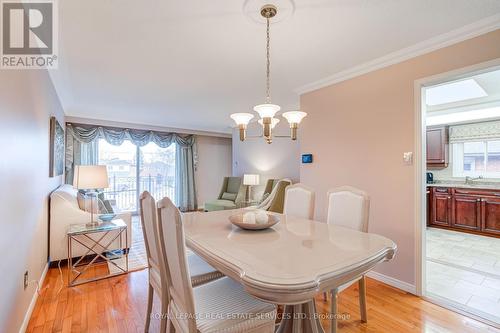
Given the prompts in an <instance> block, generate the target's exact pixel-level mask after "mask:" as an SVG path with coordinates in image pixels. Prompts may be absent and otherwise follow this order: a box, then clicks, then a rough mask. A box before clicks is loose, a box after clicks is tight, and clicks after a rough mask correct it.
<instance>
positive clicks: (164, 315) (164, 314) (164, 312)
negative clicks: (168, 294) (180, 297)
mask: <svg viewBox="0 0 500 333" xmlns="http://www.w3.org/2000/svg"><path fill="white" fill-rule="evenodd" d="M168 322H169V320H168V298H167V299H166V298H164V297H162V299H161V322H160V333H166V332H168V331H167V326H168Z"/></svg>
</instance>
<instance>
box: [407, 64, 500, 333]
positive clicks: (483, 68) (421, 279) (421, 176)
mask: <svg viewBox="0 0 500 333" xmlns="http://www.w3.org/2000/svg"><path fill="white" fill-rule="evenodd" d="M499 69H500V58H496V59H493V60H490V61H486V62H482V63H479V64H475V65H472V66H467V67H463V68H460V69H456V70H452V71H449V72H445V73H441V74H437V75H433V76H429V77H425V78H422V79H418V80H416V81H415V82H414V103H415V112H414V114H415V124H416V125H415V133H414V135H415V156H414V161H415V168H414V186H415V190H416V193H415V205H414V207H415V214H414V215H415V235H416V240H415V257H416V260H415V263H416V267H415V287H416V292H417V295H418V296H421V297H423V298H425V299H428V300H429V301H431V302H433V303H436V304H439V305H441V306H444V307H446V308H449V309H451V310H453V311H456V312H459V313H464V311H463V310H462V309H459V308H457V307H456V306H455V305H454V304H453V303H452V302H447V301H446V300H437V299H432V298H428V296H427V293H426V290H425V282H426V281H425V269H426V267H425V253H426V252H425V251H426V248H425V240H426V238H425V232H426V227H427V223H426V208H427V207H426V206H427V200H426V189H427V186H426V177H425V173H426V171H427V163H426V124H425V114H426V112H427V110H426V104H425V103H424V101H425V88H427V87H429V86H434V85H437V84H441V83H445V82H450V81H454V80H459V79H463V78H467V77H470V76H472V75H477V74H482V73H487V72H490V71H493V70H499ZM467 316H470V317H476V319H479V320H481V321H487V322H488V323H490V324H492V323H491V322H489V321H488V320H485V319H484V318H477V316H474V315H471V314H470V313H467ZM497 325H498V324H496V325H495V326H497Z"/></svg>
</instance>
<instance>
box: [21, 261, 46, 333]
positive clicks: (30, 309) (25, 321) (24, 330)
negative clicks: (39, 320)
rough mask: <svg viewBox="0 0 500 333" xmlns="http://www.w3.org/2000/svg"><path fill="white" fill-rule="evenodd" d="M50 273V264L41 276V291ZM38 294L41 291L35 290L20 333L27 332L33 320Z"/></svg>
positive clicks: (39, 281) (39, 282)
mask: <svg viewBox="0 0 500 333" xmlns="http://www.w3.org/2000/svg"><path fill="white" fill-rule="evenodd" d="M48 271H49V263H47V265H45V268H44V269H43V272H42V275H41V276H40V280H38V286H39V288H40V289H42V286H43V281H45V276H46V275H47V272H48ZM38 292H39V290H37V289H35V293H34V294H33V297H32V298H31V302H30V305H29V307H28V310H27V311H26V314H25V315H24V319H23V323H22V324H21V328H19V333H24V332H26V329H27V328H28V324H29V322H30V319H31V315H32V314H33V310H34V309H35V305H36V301H37V299H38Z"/></svg>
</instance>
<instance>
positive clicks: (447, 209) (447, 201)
mask: <svg viewBox="0 0 500 333" xmlns="http://www.w3.org/2000/svg"><path fill="white" fill-rule="evenodd" d="M431 224H434V225H440V226H446V227H449V226H451V195H450V194H447V193H446V194H444V193H437V192H434V193H433V194H432V219H431Z"/></svg>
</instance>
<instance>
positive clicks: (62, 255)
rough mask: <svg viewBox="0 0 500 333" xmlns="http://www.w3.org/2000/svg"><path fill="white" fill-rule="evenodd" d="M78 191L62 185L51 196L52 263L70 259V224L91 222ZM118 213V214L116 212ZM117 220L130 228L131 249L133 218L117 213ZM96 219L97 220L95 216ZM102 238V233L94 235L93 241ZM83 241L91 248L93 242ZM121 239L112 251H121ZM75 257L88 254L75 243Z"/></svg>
mask: <svg viewBox="0 0 500 333" xmlns="http://www.w3.org/2000/svg"><path fill="white" fill-rule="evenodd" d="M77 194H78V191H77V190H76V189H74V188H73V186H71V185H62V186H60V187H59V188H58V189H56V190H55V191H54V192H52V194H51V195H50V239H49V251H50V253H49V255H50V261H51V262H52V261H58V260H61V259H67V258H68V243H67V242H68V238H67V235H66V232H67V230H68V227H69V225H70V224H86V223H89V222H90V213H89V212H86V211H84V210H81V209H80V207H79V205H78V199H77ZM115 213H116V212H115ZM116 218H120V219H122V220H123V221H124V222H125V223H126V224H127V228H128V230H127V231H128V232H127V234H128V244H129V247H130V246H131V244H132V216H131V213H129V212H122V213H117V216H116ZM94 219H96V217H95V215H94ZM100 236H102V233H95V234H92V235H91V237H92V238H93V239H98V237H100ZM114 236H116V233H114V235H113V232H110V234H109V235H107V236H106V237H105V238H104V239H103V241H102V242H101V243H102V244H107V242H106V240H107V239H108V240H111V239H112V238H113V237H114ZM81 241H82V242H83V243H85V244H86V245H87V246H89V247H91V246H92V242H91V241H89V240H84V238H83V237H81ZM119 242H120V239H119V238H117V239H116V240H115V241H114V242H113V243H112V244H111V246H110V247H109V248H110V249H111V250H117V249H119V245H120V244H119ZM122 244H123V246H125V244H126V243H125V234H122ZM72 251H73V257H76V256H81V255H83V254H85V253H86V252H87V249H86V248H85V247H84V246H82V245H80V244H78V243H77V242H73V249H72Z"/></svg>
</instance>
